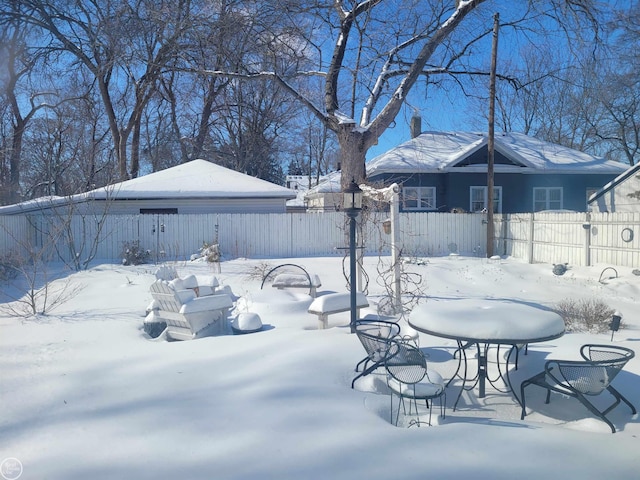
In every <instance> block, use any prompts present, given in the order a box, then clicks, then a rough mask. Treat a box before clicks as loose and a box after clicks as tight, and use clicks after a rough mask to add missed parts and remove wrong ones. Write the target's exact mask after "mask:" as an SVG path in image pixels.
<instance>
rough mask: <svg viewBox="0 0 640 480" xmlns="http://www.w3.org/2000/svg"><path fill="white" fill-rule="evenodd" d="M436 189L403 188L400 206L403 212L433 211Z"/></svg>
mask: <svg viewBox="0 0 640 480" xmlns="http://www.w3.org/2000/svg"><path fill="white" fill-rule="evenodd" d="M435 205H436V187H403V189H402V206H403V208H404V209H405V210H435V209H436V206H435Z"/></svg>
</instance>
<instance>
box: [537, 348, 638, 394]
mask: <svg viewBox="0 0 640 480" xmlns="http://www.w3.org/2000/svg"><path fill="white" fill-rule="evenodd" d="M580 355H581V356H582V358H583V359H584V360H582V361H568V360H549V361H548V362H547V364H546V367H545V369H546V370H547V373H548V374H550V375H551V376H552V377H554V378H555V379H556V380H558V381H560V382H561V383H564V384H565V385H568V386H569V387H570V388H572V389H574V390H576V391H578V392H580V393H581V394H583V395H599V394H600V393H602V392H603V391H604V390H606V389H607V387H609V385H610V384H611V382H612V381H613V379H614V378H615V377H616V376H617V375H618V373H620V371H621V370H622V369H623V368H624V366H625V365H626V364H627V362H628V361H629V360H631V359H632V358H633V357H634V356H635V353H634V352H633V350H631V349H628V348H625V347H618V346H613V345H596V344H587V345H583V346H582V348H581V349H580ZM555 369H557V371H558V372H559V373H560V375H559V376H558V375H557V374H556V373H555Z"/></svg>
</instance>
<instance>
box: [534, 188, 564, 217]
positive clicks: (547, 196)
mask: <svg viewBox="0 0 640 480" xmlns="http://www.w3.org/2000/svg"><path fill="white" fill-rule="evenodd" d="M552 190H559V191H560V206H558V207H553V208H552V207H551V205H550V202H551V200H550V198H549V192H551V191H552ZM539 191H544V192H545V208H540V209H537V208H536V203H538V202H539V200H537V199H536V193H537V192H539ZM563 208H564V188H563V187H533V211H534V212H541V211H544V210H562V209H563Z"/></svg>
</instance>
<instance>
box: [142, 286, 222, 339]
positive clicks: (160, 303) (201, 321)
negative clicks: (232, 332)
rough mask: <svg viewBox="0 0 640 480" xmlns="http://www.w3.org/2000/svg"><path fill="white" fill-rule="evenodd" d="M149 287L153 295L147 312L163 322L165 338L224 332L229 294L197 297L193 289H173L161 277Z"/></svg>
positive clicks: (184, 337)
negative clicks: (165, 326)
mask: <svg viewBox="0 0 640 480" xmlns="http://www.w3.org/2000/svg"><path fill="white" fill-rule="evenodd" d="M149 290H150V291H151V296H152V297H153V302H152V305H151V308H152V310H151V313H150V314H149V315H153V316H154V320H155V321H160V322H165V323H166V324H167V328H166V335H167V338H169V339H172V340H191V339H193V338H198V337H200V336H204V335H220V334H224V333H227V331H228V324H227V323H228V321H227V316H228V314H229V309H230V308H231V307H232V306H233V301H232V300H231V297H230V296H229V295H227V294H220V295H207V296H204V297H197V296H196V294H195V292H194V291H193V290H189V289H184V290H177V289H176V288H174V286H173V285H172V282H167V281H165V280H157V281H155V282H154V283H152V284H151V287H150V288H149Z"/></svg>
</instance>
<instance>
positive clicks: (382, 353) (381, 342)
mask: <svg viewBox="0 0 640 480" xmlns="http://www.w3.org/2000/svg"><path fill="white" fill-rule="evenodd" d="M355 331H356V336H357V337H358V339H359V340H360V343H362V346H363V347H364V349H365V351H366V352H367V355H368V356H369V359H371V361H373V362H376V363H379V362H382V361H384V359H385V358H386V356H387V352H388V350H389V346H390V342H391V339H393V338H394V337H396V336H397V335H398V334H399V333H400V326H399V325H398V324H397V323H395V322H388V321H384V320H360V321H358V322H356V325H355Z"/></svg>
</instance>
